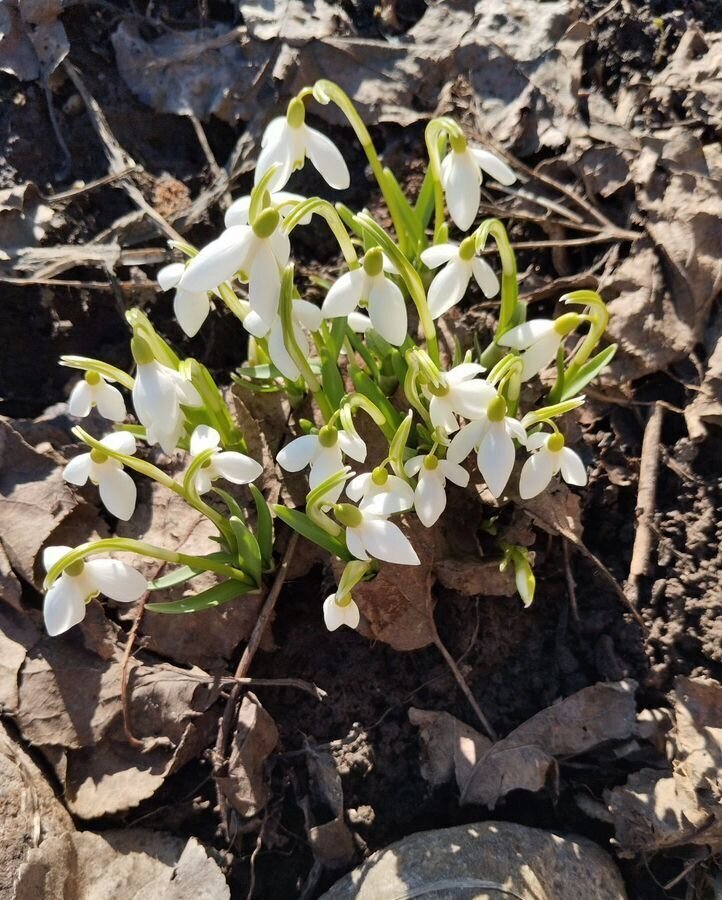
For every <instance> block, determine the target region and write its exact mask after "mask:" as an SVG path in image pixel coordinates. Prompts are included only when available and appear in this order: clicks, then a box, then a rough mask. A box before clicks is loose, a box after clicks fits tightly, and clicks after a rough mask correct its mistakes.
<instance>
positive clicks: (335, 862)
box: [302, 746, 355, 869]
mask: <svg viewBox="0 0 722 900" xmlns="http://www.w3.org/2000/svg"><path fill="white" fill-rule="evenodd" d="M306 754H307V755H306V765H307V768H308V786H309V795H308V796H307V797H305V798H304V799H303V801H302V809H303V812H304V818H305V820H306V834H307V836H308V842H309V845H310V847H311V851H312V853H313V856H314V859H315V860H316V861H317V862H318V863H320V864H321V865H323V866H325V867H326V868H329V869H336V868H342V867H343V866H347V865H348V864H349V863H350V862H351V860H352V859H353V857H354V855H355V847H354V841H353V835H352V834H351V831H350V829H349V827H348V825H347V824H346V821H345V818H344V808H343V787H342V785H341V777H340V775H339V773H338V769H337V767H336V763H335V761H334V758H333V756H332V755H331V754H330V753H328V752H326V751H323V750H321V751H319V750H315V749H313V748H312V747H308V746H307V747H306Z"/></svg>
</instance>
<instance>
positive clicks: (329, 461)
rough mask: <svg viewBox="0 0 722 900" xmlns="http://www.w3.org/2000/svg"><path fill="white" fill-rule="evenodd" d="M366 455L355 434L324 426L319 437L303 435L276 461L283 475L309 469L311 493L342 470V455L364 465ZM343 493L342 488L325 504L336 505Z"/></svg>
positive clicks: (340, 486) (289, 444)
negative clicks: (283, 472) (307, 467)
mask: <svg viewBox="0 0 722 900" xmlns="http://www.w3.org/2000/svg"><path fill="white" fill-rule="evenodd" d="M366 452H367V451H366V444H365V443H364V442H363V441H362V440H361V438H360V437H359V436H358V435H357V434H350V433H349V432H347V431H345V430H343V429H336V428H334V427H333V426H329V425H325V426H324V427H323V428H322V429H321V430H320V431H319V432H318V434H304V435H301V437H297V438H295V439H294V440H292V441H291V442H290V443H288V444H286V446H285V447H283V448H282V449H281V450H280V451H279V453H278V455H277V456H276V460H277V462H278V464H279V466H280V467H281V468H282V469H285V470H286V472H300V471H301V469H305V468H306V466H310V467H311V471H310V473H309V476H308V483H309V485H310V487H311V490H313V489H314V488H317V487H318V486H319V485H320V484H322V483H323V482H324V481H326V479H327V478H330V477H331V476H332V475H335V474H336V473H337V472H340V471H341V470H342V469H343V467H344V464H343V454H346V456H350V457H351V459H355V460H356V461H357V462H363V461H364V460H365V459H366ZM342 491H343V484H340V485H339V486H338V487H336V488H334V490H333V491H331V492H330V493H329V495H328V502H329V503H335V502H336V501H337V500H338V498H339V497H340V496H341V492H342Z"/></svg>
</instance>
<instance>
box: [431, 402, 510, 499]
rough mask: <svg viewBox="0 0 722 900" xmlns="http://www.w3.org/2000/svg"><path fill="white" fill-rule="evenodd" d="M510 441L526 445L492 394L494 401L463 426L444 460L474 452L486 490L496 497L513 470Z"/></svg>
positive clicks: (457, 460)
mask: <svg viewBox="0 0 722 900" xmlns="http://www.w3.org/2000/svg"><path fill="white" fill-rule="evenodd" d="M514 439H516V440H517V441H519V442H520V443H522V444H525V443H526V431H525V429H524V426H523V425H522V424H521V422H519V421H517V419H513V418H512V417H511V416H507V414H506V401H505V400H504V398H503V397H500V396H499V395H498V394H496V392H495V391H494V397H493V399H492V400H491V402H490V403H489V404H488V406H487V408H486V411H485V413H484V415H483V417H481V418H480V419H478V420H477V421H474V422H470V423H469V424H468V425H465V426H464V427H463V428H462V429H461V431H460V432H459V433H458V434H457V435H456V436H455V437H454V438H453V440H452V441H451V443H450V444H449V447H448V450H447V451H446V456H447V459H449V460H451V461H452V462H457V463H459V462H461V461H462V460H463V459H465V458H466V457H467V456H468V455H469V453H470V452H471V451H472V450H473V449H476V451H477V455H476V462H477V465H478V467H479V471H480V472H481V475H482V477H483V479H484V481H485V482H486V486H487V487H488V488H489V491H490V492H491V494H492V495H493V496H494V497H500V496H501V494H502V493H503V491H504V488H505V487H506V485H507V482H508V481H509V476H510V475H511V470H512V469H513V468H514V459H515V457H516V451H515V449H514Z"/></svg>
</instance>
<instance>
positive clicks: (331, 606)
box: [323, 594, 361, 631]
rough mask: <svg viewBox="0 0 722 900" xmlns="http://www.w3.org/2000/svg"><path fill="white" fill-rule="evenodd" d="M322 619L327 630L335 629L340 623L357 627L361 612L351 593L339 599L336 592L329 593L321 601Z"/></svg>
mask: <svg viewBox="0 0 722 900" xmlns="http://www.w3.org/2000/svg"><path fill="white" fill-rule="evenodd" d="M323 621H324V622H325V624H326V628H328V630H329V631H336V629H337V628H340V627H341V626H342V625H346V626H348V627H349V628H358V625H359V622H360V621H361V614H360V612H359V608H358V606H357V605H356V601H355V600H354V599H353V597H352V596H351V594H346V596H345V597H343V598H342V599H341V600H337V599H336V594H329V596H328V597H326V599H325V600H324V601H323Z"/></svg>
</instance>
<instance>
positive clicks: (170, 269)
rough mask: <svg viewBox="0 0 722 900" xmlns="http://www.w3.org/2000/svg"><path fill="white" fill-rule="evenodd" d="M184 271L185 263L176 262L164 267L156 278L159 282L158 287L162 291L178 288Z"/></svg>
mask: <svg viewBox="0 0 722 900" xmlns="http://www.w3.org/2000/svg"><path fill="white" fill-rule="evenodd" d="M184 271H185V263H182V262H175V263H171V264H170V265H169V266H163V268H162V269H161V270H160V271H159V272H158V274H157V275H156V276H155V277H156V279H157V281H158V287H159V288H160V289H161V290H162V291H169V290H170V289H171V288H174V287H176V285H177V284H178V282H179V281H180V280H181V275H182V274H183V272H184Z"/></svg>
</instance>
